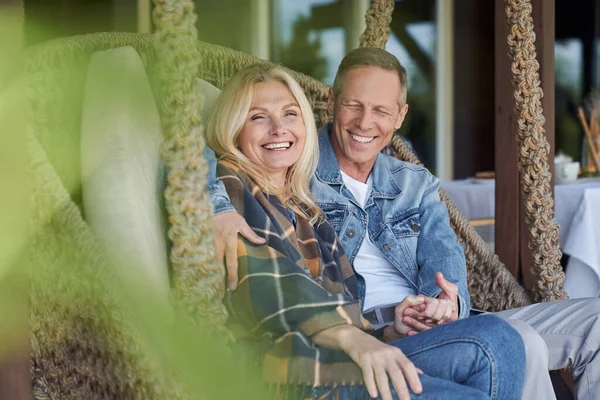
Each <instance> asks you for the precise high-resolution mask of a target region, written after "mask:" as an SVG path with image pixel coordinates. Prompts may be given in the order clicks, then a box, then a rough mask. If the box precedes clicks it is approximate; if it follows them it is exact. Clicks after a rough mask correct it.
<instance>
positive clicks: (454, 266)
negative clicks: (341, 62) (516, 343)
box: [204, 124, 470, 318]
mask: <svg viewBox="0 0 600 400" xmlns="http://www.w3.org/2000/svg"><path fill="white" fill-rule="evenodd" d="M330 129H331V125H330V124H329V125H327V126H325V127H324V128H323V129H322V130H321V132H320V133H319V150H320V159H319V165H318V167H317V171H316V173H315V176H314V177H313V179H312V180H311V191H312V194H313V196H314V197H315V199H316V201H317V203H318V204H319V206H320V207H321V208H322V209H323V211H324V212H325V215H326V216H327V220H328V221H329V223H330V224H331V225H332V226H333V227H334V229H335V231H336V233H337V234H338V236H339V237H340V240H341V242H342V244H343V246H344V249H345V250H346V253H347V255H348V258H349V260H350V262H351V263H353V262H354V258H355V257H356V253H357V252H358V249H359V248H360V245H361V244H362V241H363V239H364V237H365V235H366V233H367V231H368V232H369V236H370V238H371V240H372V241H373V243H375V245H376V246H377V247H378V248H379V250H381V252H382V253H383V255H384V256H385V257H386V258H387V259H388V261H389V262H391V263H392V265H394V266H395V267H396V268H397V269H398V272H399V273H400V274H402V276H404V278H406V280H407V281H408V282H410V284H411V285H412V286H413V287H414V288H415V290H416V291H417V293H419V294H423V295H425V296H428V297H437V296H438V295H439V294H440V291H441V289H440V288H439V287H438V286H437V285H436V284H435V274H436V273H437V272H441V273H442V274H444V278H446V280H448V281H450V282H452V283H454V284H455V285H457V286H458V293H459V307H460V311H459V318H465V317H468V316H469V307H470V299H469V292H468V289H467V276H466V263H465V257H464V251H463V248H462V247H461V246H460V244H459V243H458V240H457V238H456V234H455V233H454V230H453V229H452V228H451V227H450V221H449V218H448V210H447V208H446V205H445V204H444V203H443V202H442V201H441V200H440V197H439V194H438V188H439V182H438V180H437V178H435V177H434V176H433V175H431V174H430V173H429V171H427V169H425V168H423V167H420V166H418V165H415V164H410V163H407V162H404V161H400V160H397V159H395V158H393V157H390V156H387V155H384V154H379V155H378V157H377V160H376V161H375V165H374V167H373V172H372V175H373V190H372V191H371V195H370V197H369V198H368V199H367V203H366V205H365V207H364V209H363V208H362V207H361V206H360V205H359V204H358V203H357V201H356V199H355V198H354V196H353V195H352V193H351V192H350V191H349V190H348V188H347V187H346V186H345V185H344V182H343V180H342V176H341V174H340V167H339V164H338V162H337V158H336V156H335V153H334V152H333V148H332V146H331V141H330V139H329V131H330ZM204 155H205V158H206V159H207V162H208V167H209V168H208V170H209V172H208V188H209V191H210V194H211V202H212V203H213V207H214V214H215V215H216V214H220V213H223V212H226V211H235V210H234V209H233V207H232V206H231V204H230V203H229V199H228V197H227V193H226V192H225V190H224V187H223V185H222V184H221V182H220V181H218V180H217V178H216V173H215V171H216V160H215V156H214V153H212V150H210V149H208V148H207V150H206V151H205V154H204ZM360 278H362V277H360ZM360 278H359V279H360ZM359 283H361V284H362V285H360V286H362V287H360V289H359V290H360V292H361V297H364V293H365V290H364V280H362V279H360V282H359ZM363 300H364V299H363ZM363 303H364V301H363Z"/></svg>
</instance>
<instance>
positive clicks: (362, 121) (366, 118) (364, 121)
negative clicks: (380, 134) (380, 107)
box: [356, 110, 373, 131]
mask: <svg viewBox="0 0 600 400" xmlns="http://www.w3.org/2000/svg"><path fill="white" fill-rule="evenodd" d="M356 125H357V126H358V127H359V128H360V130H362V131H368V130H369V129H371V127H372V126H373V115H371V112H370V111H369V110H363V111H361V113H360V114H359V115H358V118H357V121H356Z"/></svg>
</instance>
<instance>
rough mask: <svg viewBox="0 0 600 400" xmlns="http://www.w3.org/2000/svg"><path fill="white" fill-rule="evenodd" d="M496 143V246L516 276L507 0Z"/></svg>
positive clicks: (499, 28)
mask: <svg viewBox="0 0 600 400" xmlns="http://www.w3.org/2000/svg"><path fill="white" fill-rule="evenodd" d="M494 15H495V17H494V19H495V36H494V42H495V43H494V53H495V57H494V60H495V74H494V76H495V85H494V86H495V90H494V93H495V119H496V123H495V128H496V134H495V147H494V149H495V150H494V154H495V156H494V164H495V166H494V170H495V172H496V212H495V214H496V226H495V242H496V244H495V249H496V253H497V254H498V257H500V260H501V261H502V262H503V263H504V265H506V268H507V269H508V270H509V271H510V272H511V273H512V274H513V276H514V277H515V278H518V276H519V250H520V246H519V245H520V241H519V238H520V225H519V210H520V205H521V202H520V193H519V170H518V166H517V162H518V143H517V123H516V117H515V112H514V100H513V88H512V84H511V67H510V64H511V62H510V58H509V56H508V43H507V41H506V37H507V35H508V26H507V24H506V13H505V0H495V12H494Z"/></svg>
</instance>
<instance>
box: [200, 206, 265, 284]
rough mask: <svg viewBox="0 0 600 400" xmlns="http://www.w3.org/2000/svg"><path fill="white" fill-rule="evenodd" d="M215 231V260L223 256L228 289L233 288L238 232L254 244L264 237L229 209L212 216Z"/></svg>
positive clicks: (236, 282) (262, 241)
mask: <svg viewBox="0 0 600 400" xmlns="http://www.w3.org/2000/svg"><path fill="white" fill-rule="evenodd" d="M212 222H213V229H214V232H215V251H216V253H217V254H216V256H217V260H220V261H222V260H223V257H225V265H226V267H227V282H228V283H229V290H235V289H236V288H237V284H238V263H237V235H238V233H239V234H241V235H242V236H243V237H245V238H246V239H247V240H249V241H250V242H252V243H254V244H264V243H265V239H263V238H261V237H260V236H258V235H257V234H256V233H254V231H253V230H252V228H250V227H249V226H248V224H247V223H246V220H245V219H244V218H243V217H242V216H241V215H240V214H238V213H236V212H233V211H230V212H225V213H223V214H219V215H216V216H214V217H213V219H212Z"/></svg>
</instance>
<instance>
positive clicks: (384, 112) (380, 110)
mask: <svg viewBox="0 0 600 400" xmlns="http://www.w3.org/2000/svg"><path fill="white" fill-rule="evenodd" d="M375 112H376V113H377V114H381V115H390V113H388V112H387V111H385V110H382V109H377V110H375Z"/></svg>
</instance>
